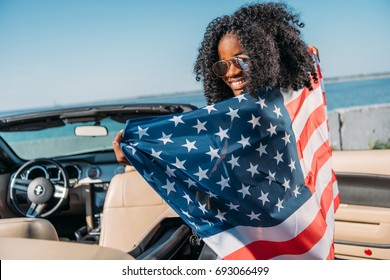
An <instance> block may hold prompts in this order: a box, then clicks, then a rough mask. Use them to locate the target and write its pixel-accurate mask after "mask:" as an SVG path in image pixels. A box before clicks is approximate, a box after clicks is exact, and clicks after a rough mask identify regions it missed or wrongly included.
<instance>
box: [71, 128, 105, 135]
mask: <svg viewBox="0 0 390 280" xmlns="http://www.w3.org/2000/svg"><path fill="white" fill-rule="evenodd" d="M74 134H75V135H76V136H83V137H91V136H92V137H93V136H107V135H108V130H107V128H106V127H105V126H98V125H84V126H76V127H75V129H74Z"/></svg>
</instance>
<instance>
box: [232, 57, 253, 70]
mask: <svg viewBox="0 0 390 280" xmlns="http://www.w3.org/2000/svg"><path fill="white" fill-rule="evenodd" d="M232 62H233V64H234V66H236V67H237V68H239V69H241V70H244V71H248V70H249V66H248V64H247V62H246V59H244V58H238V57H234V58H233V59H232Z"/></svg>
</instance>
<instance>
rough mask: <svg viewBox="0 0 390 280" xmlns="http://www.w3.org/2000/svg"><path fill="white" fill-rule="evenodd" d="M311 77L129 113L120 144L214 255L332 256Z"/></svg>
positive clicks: (319, 115) (322, 132) (332, 204)
mask: <svg viewBox="0 0 390 280" xmlns="http://www.w3.org/2000/svg"><path fill="white" fill-rule="evenodd" d="M313 86H314V90H312V91H309V90H308V89H306V88H305V89H303V90H300V91H292V90H291V91H288V90H283V89H280V88H265V89H262V90H259V91H257V93H256V95H255V96H251V95H249V94H243V95H240V96H238V97H234V98H230V99H228V100H225V101H222V102H219V103H217V104H213V105H208V106H205V107H203V108H200V109H197V110H194V111H191V112H187V113H182V114H176V115H167V116H159V117H148V118H141V119H130V120H129V121H128V123H127V125H126V128H125V130H124V132H123V141H122V143H121V147H122V150H123V152H124V153H125V156H126V158H127V159H128V160H129V162H130V163H131V164H132V165H133V166H134V167H135V168H136V169H137V170H138V171H139V173H140V174H141V175H142V176H143V177H144V178H145V179H146V181H147V182H148V183H149V184H150V185H151V186H152V187H153V188H154V190H156V191H157V192H158V193H159V194H160V195H161V196H162V197H163V198H164V200H166V201H167V203H168V204H169V205H170V206H171V207H172V208H173V209H174V210H175V211H176V212H177V213H178V215H179V216H180V217H181V218H182V219H183V220H184V221H185V222H186V224H188V225H189V226H190V227H191V228H192V229H193V230H194V231H195V232H196V233H197V234H198V235H199V236H200V237H201V238H202V239H203V240H204V242H205V243H206V244H207V245H208V246H209V247H211V248H212V249H213V250H214V251H215V252H216V253H217V254H218V256H219V257H220V258H222V259H332V258H334V251H333V234H334V212H335V210H336V208H337V205H338V189H337V183H336V178H335V176H334V173H333V171H332V168H331V147H330V144H329V143H330V142H329V138H328V134H329V133H328V132H329V129H328V123H327V114H326V103H325V99H324V92H323V89H322V86H321V83H317V84H314V83H313Z"/></svg>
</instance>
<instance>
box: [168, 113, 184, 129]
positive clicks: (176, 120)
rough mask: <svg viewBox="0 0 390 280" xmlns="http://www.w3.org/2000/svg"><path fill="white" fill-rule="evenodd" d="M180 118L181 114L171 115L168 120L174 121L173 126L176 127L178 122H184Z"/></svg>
mask: <svg viewBox="0 0 390 280" xmlns="http://www.w3.org/2000/svg"><path fill="white" fill-rule="evenodd" d="M182 118H183V115H181V116H173V118H172V119H169V120H170V121H172V122H174V123H175V127H176V126H177V125H178V124H179V123H184V121H183V120H182Z"/></svg>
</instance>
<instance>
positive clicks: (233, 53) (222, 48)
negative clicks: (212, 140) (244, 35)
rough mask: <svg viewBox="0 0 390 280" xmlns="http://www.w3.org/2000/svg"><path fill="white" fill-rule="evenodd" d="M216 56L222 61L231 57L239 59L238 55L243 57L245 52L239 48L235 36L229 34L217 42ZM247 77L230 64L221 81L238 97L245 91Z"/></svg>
mask: <svg viewBox="0 0 390 280" xmlns="http://www.w3.org/2000/svg"><path fill="white" fill-rule="evenodd" d="M218 55H219V58H220V59H221V60H223V59H231V58H233V57H240V55H245V52H244V50H243V49H242V48H241V46H240V42H239V41H238V38H237V36H236V35H234V34H231V33H229V34H226V35H225V36H223V37H222V38H221V40H220V41H219V44H218ZM247 77H248V76H247V74H246V73H245V71H243V70H242V69H241V68H239V67H236V66H235V65H234V64H233V63H230V67H229V69H228V71H227V73H226V75H225V76H223V77H222V79H223V81H224V82H225V83H226V84H227V85H228V86H229V87H230V88H231V89H232V91H233V94H234V95H235V96H238V95H240V94H242V92H243V91H244V89H245V85H246V83H247Z"/></svg>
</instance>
